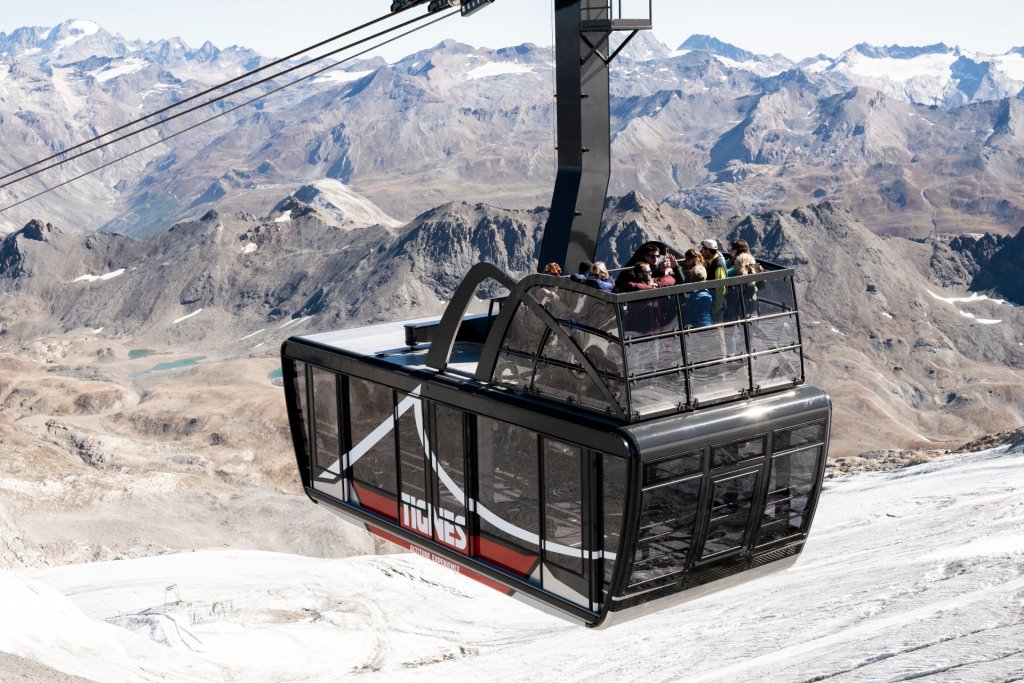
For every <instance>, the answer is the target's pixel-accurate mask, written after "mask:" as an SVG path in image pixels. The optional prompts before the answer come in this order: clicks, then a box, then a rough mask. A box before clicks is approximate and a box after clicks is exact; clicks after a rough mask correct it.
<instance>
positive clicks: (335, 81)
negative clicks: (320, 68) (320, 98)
mask: <svg viewBox="0 0 1024 683" xmlns="http://www.w3.org/2000/svg"><path fill="white" fill-rule="evenodd" d="M372 73H373V71H372V70H370V71H341V70H338V71H328V72H327V73H326V74H324V75H323V76H318V77H317V78H314V79H313V80H312V81H310V83H330V84H331V85H341V84H344V83H351V82H353V81H358V80H359V79H360V78H365V77H366V76H369V75H370V74H372Z"/></svg>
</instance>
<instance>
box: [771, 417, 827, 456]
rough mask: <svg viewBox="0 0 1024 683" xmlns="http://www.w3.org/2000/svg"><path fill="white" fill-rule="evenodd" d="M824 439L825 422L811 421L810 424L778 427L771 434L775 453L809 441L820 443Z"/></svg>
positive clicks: (803, 444) (804, 444) (797, 446)
mask: <svg viewBox="0 0 1024 683" xmlns="http://www.w3.org/2000/svg"><path fill="white" fill-rule="evenodd" d="M824 440H825V423H824V422H811V423H810V424H805V425H800V426H798V427H790V428H788V429H779V430H777V431H776V432H775V433H774V434H773V435H772V450H773V451H774V452H776V453H778V452H780V451H788V450H789V449H791V448H799V447H800V446H806V445H807V444H811V443H820V442H822V441H824Z"/></svg>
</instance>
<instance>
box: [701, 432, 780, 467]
mask: <svg viewBox="0 0 1024 683" xmlns="http://www.w3.org/2000/svg"><path fill="white" fill-rule="evenodd" d="M766 441H767V437H765V436H759V437H756V438H754V439H749V440H747V441H737V442H736V443H731V444H729V445H727V446H712V447H711V467H728V466H729V465H735V464H736V463H740V462H743V461H744V460H752V459H753V458H760V457H761V456H762V455H764V454H765V450H766V449H767V446H766V444H765V442H766Z"/></svg>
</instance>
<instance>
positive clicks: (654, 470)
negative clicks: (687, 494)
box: [644, 450, 704, 486]
mask: <svg viewBox="0 0 1024 683" xmlns="http://www.w3.org/2000/svg"><path fill="white" fill-rule="evenodd" d="M703 455H704V451H703V450H699V451H693V452H691V453H687V454H686V455H680V456H677V457H675V458H670V459H668V460H659V461H657V462H649V463H647V464H646V465H644V486H653V485H655V484H661V483H663V482H666V481H671V480H673V479H678V478H680V477H682V476H683V475H686V474H693V473H694V472H699V471H700V469H701V458H702V457H703Z"/></svg>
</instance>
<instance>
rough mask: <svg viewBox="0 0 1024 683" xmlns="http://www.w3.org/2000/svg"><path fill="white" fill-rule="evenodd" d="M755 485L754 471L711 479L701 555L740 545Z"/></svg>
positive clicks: (709, 554)
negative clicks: (705, 529) (706, 525)
mask: <svg viewBox="0 0 1024 683" xmlns="http://www.w3.org/2000/svg"><path fill="white" fill-rule="evenodd" d="M756 485H757V472H751V473H749V474H744V475H741V476H738V477H732V478H729V479H724V480H719V481H716V482H715V483H714V490H713V491H712V496H711V514H710V521H709V522H708V534H707V537H706V539H705V541H704V553H703V555H702V558H707V557H710V556H711V555H715V554H717V553H721V552H725V551H727V550H733V549H735V548H740V547H742V546H744V545H745V544H746V535H747V525H748V523H749V522H750V512H751V508H750V506H751V503H752V502H753V500H754V491H755V488H756Z"/></svg>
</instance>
